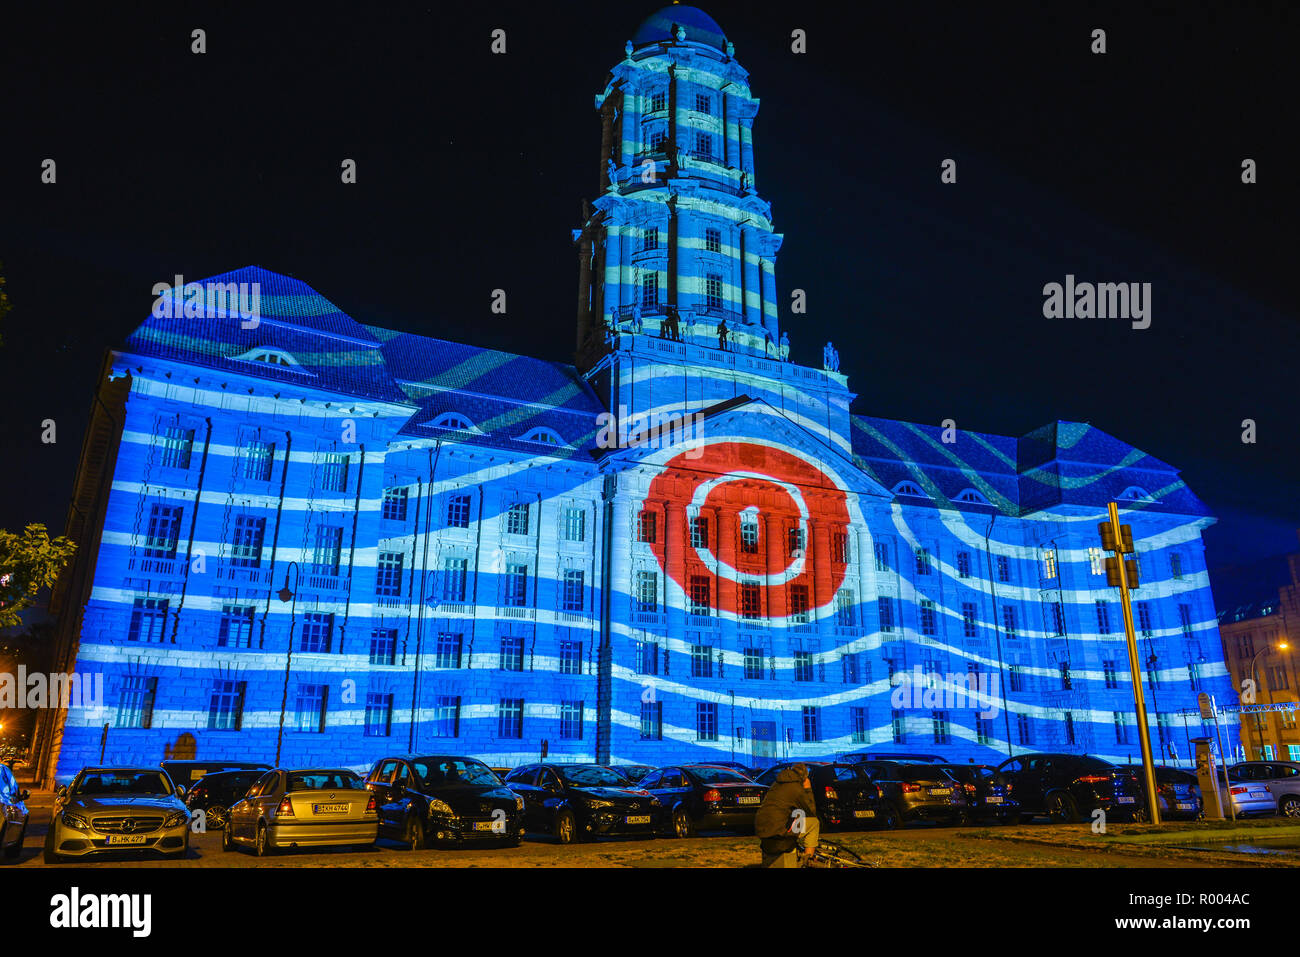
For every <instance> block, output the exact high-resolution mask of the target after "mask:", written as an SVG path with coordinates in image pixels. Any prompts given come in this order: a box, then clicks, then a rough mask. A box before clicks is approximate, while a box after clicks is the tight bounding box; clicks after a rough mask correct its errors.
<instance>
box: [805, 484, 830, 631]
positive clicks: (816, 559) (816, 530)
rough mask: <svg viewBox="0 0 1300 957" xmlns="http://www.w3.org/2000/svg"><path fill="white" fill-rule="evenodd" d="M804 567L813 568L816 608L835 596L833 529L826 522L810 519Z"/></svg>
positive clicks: (812, 597)
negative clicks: (832, 581)
mask: <svg viewBox="0 0 1300 957" xmlns="http://www.w3.org/2000/svg"><path fill="white" fill-rule="evenodd" d="M807 494H808V493H807V491H806V490H805V492H804V495H805V496H807ZM810 504H811V503H810ZM804 568H811V569H812V579H813V587H812V589H811V591H812V594H811V595H809V596H808V597H809V604H810V605H811V607H813V608H816V607H817V606H818V604H819V602H821V601H831V600H833V599H834V596H833V595H832V594H831V530H830V528H829V527H828V526H827V525H826V523H825V522H814V521H811V520H810V521H809V528H808V542H807V548H806V550H805V552H804ZM827 596H829V597H827ZM818 630H820V629H818Z"/></svg>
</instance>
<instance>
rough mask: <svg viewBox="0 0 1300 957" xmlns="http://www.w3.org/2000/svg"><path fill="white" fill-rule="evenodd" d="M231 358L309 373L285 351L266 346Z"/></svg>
mask: <svg viewBox="0 0 1300 957" xmlns="http://www.w3.org/2000/svg"><path fill="white" fill-rule="evenodd" d="M230 358H231V359H236V360H238V361H240V362H263V363H265V364H266V365H270V366H280V367H281V368H284V369H292V370H293V371H294V372H306V371H307V370H305V369H304V368H303V367H302V363H300V362H299V361H298V360H297V359H295V358H294V357H293V356H291V355H290V354H289V353H287V352H285V351H284V350H283V349H271V348H268V347H266V346H258V347H257V348H255V349H249V350H248V351H247V352H245V353H244V354H243V355H238V356H231V357H230Z"/></svg>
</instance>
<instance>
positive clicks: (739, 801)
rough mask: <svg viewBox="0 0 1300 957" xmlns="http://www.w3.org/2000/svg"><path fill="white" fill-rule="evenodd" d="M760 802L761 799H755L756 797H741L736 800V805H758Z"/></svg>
mask: <svg viewBox="0 0 1300 957" xmlns="http://www.w3.org/2000/svg"><path fill="white" fill-rule="evenodd" d="M761 800H763V799H762V798H756V797H743V796H742V797H738V798H736V803H737V804H757V803H759V802H760V801H761Z"/></svg>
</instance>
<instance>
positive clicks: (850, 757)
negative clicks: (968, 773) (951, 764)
mask: <svg viewBox="0 0 1300 957" xmlns="http://www.w3.org/2000/svg"><path fill="white" fill-rule="evenodd" d="M839 760H840V761H842V762H843V763H845V764H861V763H862V762H863V761H905V762H907V763H908V764H939V763H941V762H942V761H943V758H941V757H940V756H939V755H937V754H905V753H902V752H891V751H849V752H847V753H845V754H842V755H840V758H839Z"/></svg>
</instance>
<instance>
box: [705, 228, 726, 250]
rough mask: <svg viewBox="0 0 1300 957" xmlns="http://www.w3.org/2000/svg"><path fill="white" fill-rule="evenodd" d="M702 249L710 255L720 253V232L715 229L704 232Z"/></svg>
mask: <svg viewBox="0 0 1300 957" xmlns="http://www.w3.org/2000/svg"><path fill="white" fill-rule="evenodd" d="M704 248H705V249H707V250H708V251H709V252H711V253H720V252H722V232H721V230H717V229H706V230H704Z"/></svg>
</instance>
